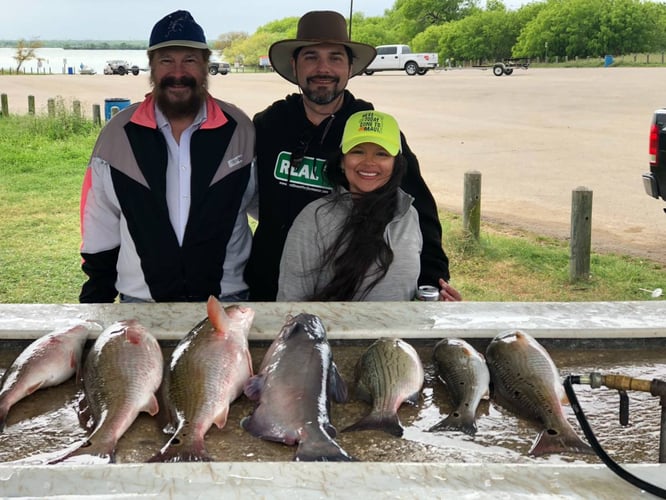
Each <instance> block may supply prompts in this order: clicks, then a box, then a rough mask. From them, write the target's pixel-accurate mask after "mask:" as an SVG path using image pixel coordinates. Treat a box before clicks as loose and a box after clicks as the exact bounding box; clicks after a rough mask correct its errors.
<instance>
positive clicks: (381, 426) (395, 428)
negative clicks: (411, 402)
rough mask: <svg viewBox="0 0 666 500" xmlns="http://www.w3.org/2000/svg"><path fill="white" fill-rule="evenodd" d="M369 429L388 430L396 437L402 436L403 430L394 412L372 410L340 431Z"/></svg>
mask: <svg viewBox="0 0 666 500" xmlns="http://www.w3.org/2000/svg"><path fill="white" fill-rule="evenodd" d="M370 429H374V430H379V431H384V432H388V433H389V434H391V435H393V436H397V437H402V434H403V432H404V429H403V428H402V424H400V419H399V418H398V414H397V413H395V412H372V413H370V414H368V415H366V416H365V417H363V418H362V419H360V420H359V421H358V422H356V423H355V424H352V425H350V426H349V427H346V428H344V429H342V432H351V431H365V430H370Z"/></svg>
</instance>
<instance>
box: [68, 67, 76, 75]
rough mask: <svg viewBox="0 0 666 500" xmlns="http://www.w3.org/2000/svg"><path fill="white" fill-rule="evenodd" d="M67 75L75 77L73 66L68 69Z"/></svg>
mask: <svg viewBox="0 0 666 500" xmlns="http://www.w3.org/2000/svg"><path fill="white" fill-rule="evenodd" d="M67 74H68V75H73V74H74V68H73V67H72V66H68V67H67Z"/></svg>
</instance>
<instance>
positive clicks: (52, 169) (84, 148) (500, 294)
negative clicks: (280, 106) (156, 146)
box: [0, 101, 666, 303]
mask: <svg viewBox="0 0 666 500" xmlns="http://www.w3.org/2000/svg"><path fill="white" fill-rule="evenodd" d="M66 108H67V106H66V103H64V102H62V101H61V102H58V103H57V106H56V116H55V117H53V118H48V117H45V116H20V117H19V116H11V115H10V116H8V117H0V144H2V147H0V165H1V166H2V167H1V168H0V207H2V210H0V234H1V235H2V237H1V239H0V303H76V302H77V301H78V294H79V290H80V287H81V284H82V283H83V281H84V274H83V273H82V271H81V269H80V264H81V259H80V255H79V246H80V235H79V198H80V193H81V182H82V179H83V175H84V173H85V169H86V165H87V163H88V159H89V157H90V153H91V151H92V148H93V145H94V143H95V139H96V138H97V134H98V133H99V127H97V126H95V125H93V124H92V122H91V121H89V120H85V119H82V118H79V117H77V116H74V115H73V114H72V113H70V112H68V111H67V109H66ZM440 216H441V220H442V226H443V229H444V241H443V244H444V248H445V250H446V252H447V254H448V256H449V258H450V267H451V274H452V284H453V285H454V286H455V287H456V288H458V290H460V291H461V293H462V294H463V297H464V299H465V300H469V301H501V302H504V301H526V302H530V301H620V300H654V299H651V298H650V296H649V294H647V293H646V292H642V291H640V290H639V288H646V289H653V288H656V287H663V286H664V285H665V284H666V267H665V266H663V265H661V264H657V263H655V262H649V261H645V260H641V259H637V258H633V257H628V256H622V255H606V254H594V255H593V256H592V262H591V276H590V278H589V279H588V280H584V281H579V282H575V283H570V282H569V248H568V245H567V243H566V242H563V241H559V240H557V239H553V238H545V237H542V236H539V235H536V234H532V233H529V232H524V231H518V230H516V229H511V228H508V227H505V226H501V225H490V224H486V223H482V225H481V237H480V241H478V242H476V241H474V240H470V239H469V238H467V237H465V235H464V233H463V230H462V221H461V218H460V216H459V215H457V214H454V213H450V212H442V213H441V214H440ZM657 300H660V299H657Z"/></svg>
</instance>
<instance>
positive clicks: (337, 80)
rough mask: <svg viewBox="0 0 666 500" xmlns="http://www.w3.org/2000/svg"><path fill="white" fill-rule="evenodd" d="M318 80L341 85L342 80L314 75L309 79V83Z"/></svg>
mask: <svg viewBox="0 0 666 500" xmlns="http://www.w3.org/2000/svg"><path fill="white" fill-rule="evenodd" d="M314 79H317V80H330V81H331V82H335V83H339V82H340V79H339V78H338V77H337V76H331V75H313V76H311V77H308V79H307V82H308V83H312V80H314Z"/></svg>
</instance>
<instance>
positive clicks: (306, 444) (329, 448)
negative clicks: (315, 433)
mask: <svg viewBox="0 0 666 500" xmlns="http://www.w3.org/2000/svg"><path fill="white" fill-rule="evenodd" d="M294 461H296V462H353V461H354V458H353V457H351V456H350V455H349V454H348V453H347V452H346V451H345V450H343V449H342V448H340V446H339V445H338V444H337V443H336V442H335V441H333V440H332V439H328V438H326V439H323V438H322V439H304V440H301V441H299V443H298V448H297V449H296V455H295V456H294Z"/></svg>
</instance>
